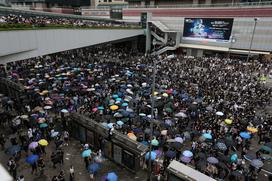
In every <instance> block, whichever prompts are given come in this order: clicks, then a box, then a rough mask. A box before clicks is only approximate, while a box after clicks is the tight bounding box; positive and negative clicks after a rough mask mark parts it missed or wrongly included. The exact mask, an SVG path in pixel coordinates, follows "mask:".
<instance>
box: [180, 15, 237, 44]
mask: <svg viewBox="0 0 272 181" xmlns="http://www.w3.org/2000/svg"><path fill="white" fill-rule="evenodd" d="M232 24H233V19H232V18H185V19H184V28H183V39H185V40H200V41H203V40H204V41H211V42H229V40H230V35H231V30H232Z"/></svg>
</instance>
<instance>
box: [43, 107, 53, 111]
mask: <svg viewBox="0 0 272 181" xmlns="http://www.w3.org/2000/svg"><path fill="white" fill-rule="evenodd" d="M44 109H45V110H49V109H52V106H44Z"/></svg>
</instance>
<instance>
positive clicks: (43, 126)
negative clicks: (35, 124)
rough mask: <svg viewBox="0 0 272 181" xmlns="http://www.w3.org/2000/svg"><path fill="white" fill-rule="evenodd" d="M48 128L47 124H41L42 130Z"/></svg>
mask: <svg viewBox="0 0 272 181" xmlns="http://www.w3.org/2000/svg"><path fill="white" fill-rule="evenodd" d="M47 126H48V124H47V123H42V124H40V128H46V127H47Z"/></svg>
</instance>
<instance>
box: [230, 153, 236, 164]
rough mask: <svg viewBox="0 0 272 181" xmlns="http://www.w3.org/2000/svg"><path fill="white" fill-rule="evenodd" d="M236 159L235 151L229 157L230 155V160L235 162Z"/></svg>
mask: <svg viewBox="0 0 272 181" xmlns="http://www.w3.org/2000/svg"><path fill="white" fill-rule="evenodd" d="M237 159H238V155H237V154H236V153H234V154H232V155H231V157H230V161H231V162H236V161H237Z"/></svg>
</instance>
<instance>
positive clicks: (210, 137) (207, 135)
mask: <svg viewBox="0 0 272 181" xmlns="http://www.w3.org/2000/svg"><path fill="white" fill-rule="evenodd" d="M202 136H203V137H204V138H206V139H212V135H211V134H210V133H204V134H203V135H202Z"/></svg>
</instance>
